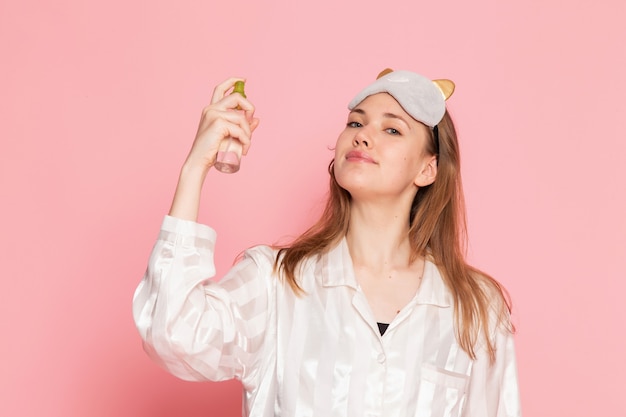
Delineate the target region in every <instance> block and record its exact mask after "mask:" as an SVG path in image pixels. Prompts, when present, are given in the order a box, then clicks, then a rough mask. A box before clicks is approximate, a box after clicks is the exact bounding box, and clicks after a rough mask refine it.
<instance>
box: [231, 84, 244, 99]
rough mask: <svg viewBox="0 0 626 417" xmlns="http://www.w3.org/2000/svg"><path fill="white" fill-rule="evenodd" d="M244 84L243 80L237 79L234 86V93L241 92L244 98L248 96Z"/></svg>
mask: <svg viewBox="0 0 626 417" xmlns="http://www.w3.org/2000/svg"><path fill="white" fill-rule="evenodd" d="M244 85H245V83H244V82H243V81H236V82H235V87H234V88H233V94H234V93H239V94H241V95H242V96H243V97H244V98H246V93H245V92H244V91H243V87H244Z"/></svg>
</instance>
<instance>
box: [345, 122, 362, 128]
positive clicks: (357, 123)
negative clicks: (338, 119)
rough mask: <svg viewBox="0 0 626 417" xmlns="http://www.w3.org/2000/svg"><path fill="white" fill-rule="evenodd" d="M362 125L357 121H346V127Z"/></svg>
mask: <svg viewBox="0 0 626 417" xmlns="http://www.w3.org/2000/svg"><path fill="white" fill-rule="evenodd" d="M362 126H363V125H362V124H361V123H359V122H348V127H362Z"/></svg>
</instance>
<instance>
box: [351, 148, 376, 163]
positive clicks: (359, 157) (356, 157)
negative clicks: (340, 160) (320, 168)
mask: <svg viewBox="0 0 626 417" xmlns="http://www.w3.org/2000/svg"><path fill="white" fill-rule="evenodd" d="M346 160H348V161H351V162H367V163H370V164H375V163H376V161H374V158H372V157H371V156H369V155H368V154H367V153H366V152H362V151H350V152H348V153H347V154H346Z"/></svg>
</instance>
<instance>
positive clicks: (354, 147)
mask: <svg viewBox="0 0 626 417" xmlns="http://www.w3.org/2000/svg"><path fill="white" fill-rule="evenodd" d="M429 135H430V133H429V130H428V128H427V127H426V126H425V125H423V124H422V123H420V122H418V121H416V120H415V119H413V118H412V117H411V116H410V115H409V114H408V113H406V112H405V111H404V109H402V107H401V106H400V104H398V102H397V101H396V100H395V99H394V98H393V97H392V96H390V95H389V94H387V93H380V94H374V95H371V96H369V97H367V98H366V99H365V100H363V101H362V102H361V103H360V104H359V105H358V106H356V107H355V108H354V109H353V110H352V111H351V112H350V114H349V115H348V123H347V125H346V128H345V129H344V131H343V132H342V133H341V134H340V135H339V138H338V139H337V144H336V147H335V163H334V173H335V177H336V179H337V182H338V183H339V185H340V186H341V187H343V188H344V189H346V190H347V191H348V192H350V194H351V195H352V197H353V198H360V197H362V198H368V197H376V198H381V197H398V196H401V195H405V196H407V198H408V199H410V200H412V199H413V196H414V195H415V193H416V192H417V189H418V188H419V187H422V186H425V185H429V184H431V183H432V182H433V181H434V179H435V175H436V172H437V164H436V157H435V156H434V155H431V154H429V153H428V152H427V151H426V143H427V140H429Z"/></svg>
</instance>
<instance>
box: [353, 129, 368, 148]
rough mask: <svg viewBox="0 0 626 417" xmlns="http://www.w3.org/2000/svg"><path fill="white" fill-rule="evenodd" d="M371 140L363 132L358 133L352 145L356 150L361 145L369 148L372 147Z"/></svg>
mask: <svg viewBox="0 0 626 417" xmlns="http://www.w3.org/2000/svg"><path fill="white" fill-rule="evenodd" d="M371 143H372V142H371V140H370V139H368V138H367V136H365V135H364V134H363V132H362V131H360V132H358V133H357V134H356V135H355V136H354V139H353V140H352V145H353V146H354V147H355V148H356V147H358V146H360V145H363V146H364V147H366V148H369V147H370V145H371Z"/></svg>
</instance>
